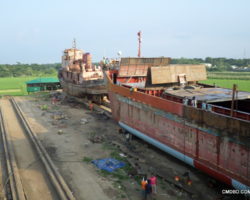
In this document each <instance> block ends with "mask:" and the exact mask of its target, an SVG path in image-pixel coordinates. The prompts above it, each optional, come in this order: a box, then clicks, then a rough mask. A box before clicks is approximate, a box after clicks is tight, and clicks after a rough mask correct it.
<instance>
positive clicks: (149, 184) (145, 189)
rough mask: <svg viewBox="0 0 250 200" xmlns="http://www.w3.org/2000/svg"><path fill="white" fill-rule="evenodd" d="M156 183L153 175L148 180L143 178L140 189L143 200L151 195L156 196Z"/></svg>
mask: <svg viewBox="0 0 250 200" xmlns="http://www.w3.org/2000/svg"><path fill="white" fill-rule="evenodd" d="M156 181H157V178H156V176H155V175H153V176H152V177H150V178H149V179H147V178H146V177H143V179H142V181H141V187H142V194H143V199H144V200H146V199H147V197H148V196H150V195H151V194H152V193H154V194H156Z"/></svg>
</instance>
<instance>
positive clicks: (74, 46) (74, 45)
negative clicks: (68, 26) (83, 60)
mask: <svg viewBox="0 0 250 200" xmlns="http://www.w3.org/2000/svg"><path fill="white" fill-rule="evenodd" d="M72 48H73V49H74V61H75V60H76V39H75V38H74V39H73V44H72Z"/></svg>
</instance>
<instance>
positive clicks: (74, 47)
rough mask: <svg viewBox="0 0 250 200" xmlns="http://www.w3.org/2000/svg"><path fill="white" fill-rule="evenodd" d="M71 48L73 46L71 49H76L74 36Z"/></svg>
mask: <svg viewBox="0 0 250 200" xmlns="http://www.w3.org/2000/svg"><path fill="white" fill-rule="evenodd" d="M72 48H73V49H76V39H75V38H74V39H73V44H72Z"/></svg>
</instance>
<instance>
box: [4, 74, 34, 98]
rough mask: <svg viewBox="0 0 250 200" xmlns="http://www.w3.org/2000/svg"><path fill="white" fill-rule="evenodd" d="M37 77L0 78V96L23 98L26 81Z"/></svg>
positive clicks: (25, 92)
mask: <svg viewBox="0 0 250 200" xmlns="http://www.w3.org/2000/svg"><path fill="white" fill-rule="evenodd" d="M36 78H38V77H28V76H26V77H7V78H0V95H13V96H23V95H27V94H28V93H27V91H26V84H25V82H26V81H30V80H33V79H36Z"/></svg>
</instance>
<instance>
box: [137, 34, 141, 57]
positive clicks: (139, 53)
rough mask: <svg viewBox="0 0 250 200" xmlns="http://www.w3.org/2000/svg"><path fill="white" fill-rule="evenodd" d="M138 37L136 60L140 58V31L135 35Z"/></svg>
mask: <svg viewBox="0 0 250 200" xmlns="http://www.w3.org/2000/svg"><path fill="white" fill-rule="evenodd" d="M137 35H138V45H139V46H138V58H140V57H141V31H139V32H138V33H137Z"/></svg>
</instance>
